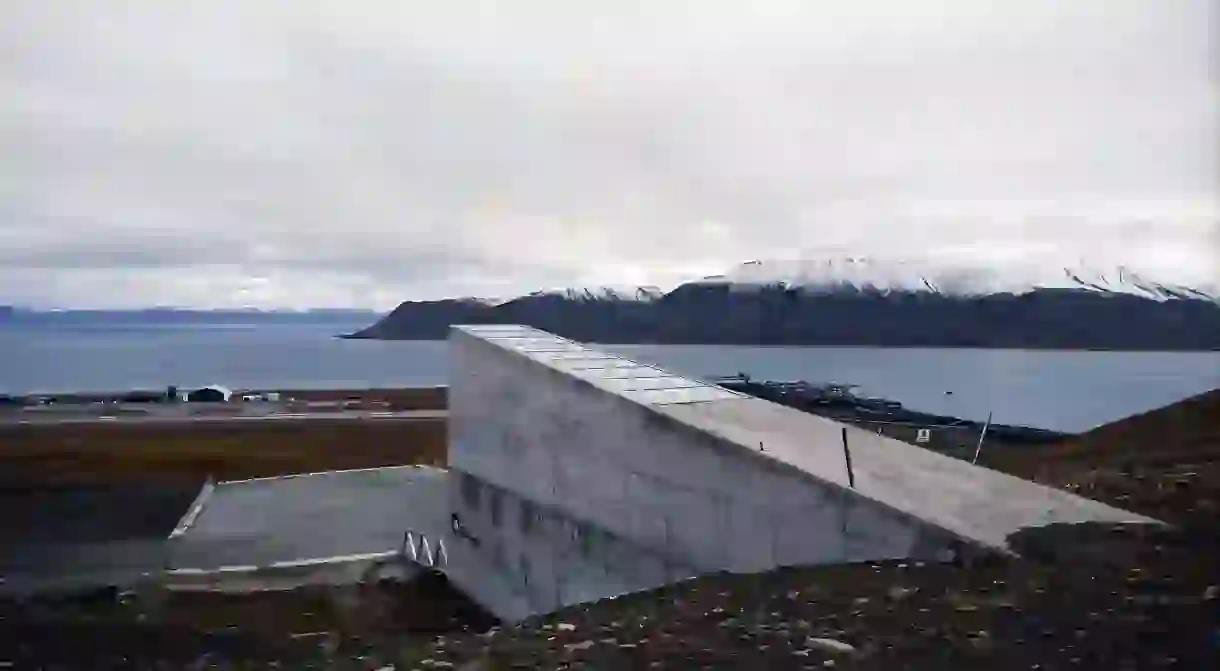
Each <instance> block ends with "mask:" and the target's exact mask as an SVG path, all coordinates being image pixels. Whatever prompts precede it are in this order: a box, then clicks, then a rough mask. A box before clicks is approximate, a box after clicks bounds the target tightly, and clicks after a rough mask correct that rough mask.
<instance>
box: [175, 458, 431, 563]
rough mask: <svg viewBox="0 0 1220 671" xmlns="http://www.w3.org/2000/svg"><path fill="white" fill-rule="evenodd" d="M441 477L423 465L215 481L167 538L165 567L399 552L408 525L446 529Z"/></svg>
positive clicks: (423, 529)
mask: <svg viewBox="0 0 1220 671" xmlns="http://www.w3.org/2000/svg"><path fill="white" fill-rule="evenodd" d="M446 483H447V473H446V472H445V471H444V470H442V469H437V468H431V467H427V466H401V467H391V468H374V469H360V470H351V471H329V472H324V473H314V474H307V475H292V476H284V477H276V478H261V479H255V480H244V481H234V482H220V483H217V484H216V486H215V488H214V489H213V490H212V492H211V494H210V495H209V496H208V497H207V500H206V501H204V502H202V504H201V505H200V506H199V507H198V512H197V513H195V516H194V519H190V520H184V522H183V524H182V525H180V527H179V529H178V530H177V531H176V535H175V538H173V539H172V541H170V552H169V556H170V559H169V568H171V569H173V570H176V571H179V572H181V571H183V570H198V571H214V570H218V569H221V568H228V569H230V570H231V571H234V572H236V571H235V570H234V568H235V567H237V568H241V567H268V566H270V565H272V564H291V563H293V562H309V561H311V560H326V559H329V560H330V561H331V562H334V563H338V562H340V561H343V560H344V558H351V559H352V560H356V559H360V558H367V557H366V556H368V555H378V554H385V553H393V552H397V551H399V549H400V548H401V546H402V541H403V534H404V532H406V531H407V530H415V531H416V532H417V533H424V534H426V535H428V536H430V537H432V538H440V537H441V536H443V534H444V533H445V532H446V530H447V527H448V519H449V512H448V507H447V493H446V492H447V489H446ZM353 556H354V557H353Z"/></svg>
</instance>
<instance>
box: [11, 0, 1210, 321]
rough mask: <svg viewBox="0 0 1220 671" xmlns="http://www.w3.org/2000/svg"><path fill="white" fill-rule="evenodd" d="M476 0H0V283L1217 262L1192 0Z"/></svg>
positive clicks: (411, 289) (1206, 14)
mask: <svg viewBox="0 0 1220 671" xmlns="http://www.w3.org/2000/svg"><path fill="white" fill-rule="evenodd" d="M492 7H493V6H492V4H491V3H475V2H452V3H444V4H443V8H442V7H438V6H437V5H436V3H422V2H418V3H414V2H388V1H386V2H377V1H375V0H364V1H363V2H356V3H311V2H293V3H277V2H271V1H270V0H250V1H247V2H242V3H238V2H233V3H226V2H188V1H186V0H183V1H182V2H175V3H157V2H135V1H130V2H126V1H121V0H114V1H112V2H107V3H103V4H98V3H86V2H57V3H47V2H38V1H36V0H13V1H10V2H6V3H4V4H3V6H0V90H3V91H6V93H5V94H4V95H5V98H4V104H3V105H0V245H2V247H0V303H2V302H18V303H35V304H45V305H65V304H70V305H119V304H125V305H127V304H129V305H135V304H144V303H160V304H188V305H238V304H259V305H311V304H312V305H352V304H362V305H374V304H375V305H377V306H378V307H387V306H389V305H392V304H394V303H395V302H397V301H398V300H401V299H407V298H437V297H442V296H447V295H453V294H465V293H473V294H491V295H506V294H512V293H516V292H521V291H528V290H532V289H536V288H540V287H550V286H560V285H568V284H577V285H580V284H603V283H604V284H641V283H653V284H661V285H665V284H670V283H673V282H676V281H679V280H681V279H683V278H687V277H690V276H697V275H700V274H706V273H711V272H716V271H718V270H721V269H722V267H723V266H726V265H728V264H732V263H735V262H737V261H740V260H743V259H746V258H766V257H785V258H791V257H793V256H797V255H812V254H818V253H824V252H825V251H826V250H845V251H847V252H850V253H861V254H875V255H882V256H900V257H902V256H912V255H917V256H945V257H955V256H971V257H974V258H982V259H995V260H997V261H999V260H1005V259H1013V258H1017V259H1024V260H1026V261H1028V262H1034V263H1051V262H1058V260H1059V259H1061V258H1077V257H1088V258H1091V259H1095V260H1096V261H1097V262H1098V263H1110V262H1116V261H1121V262H1126V263H1129V264H1131V265H1136V266H1148V267H1150V268H1152V269H1155V270H1157V271H1159V272H1162V273H1164V274H1167V275H1169V276H1170V277H1177V276H1189V277H1190V278H1203V279H1206V280H1209V281H1220V270H1218V269H1220V246H1218V243H1220V241H1218V240H1217V238H1216V235H1217V233H1216V230H1217V222H1220V203H1218V200H1220V199H1218V197H1217V193H1216V184H1217V183H1220V168H1218V167H1217V157H1216V151H1215V148H1216V147H1217V146H1220V134H1218V128H1217V121H1216V120H1217V118H1220V116H1218V115H1220V102H1218V94H1217V90H1218V84H1217V81H1216V79H1215V77H1214V74H1213V73H1212V72H1210V71H1209V70H1208V68H1209V64H1210V63H1213V62H1216V60H1217V58H1216V57H1217V54H1215V53H1214V51H1209V50H1212V49H1213V46H1212V45H1213V44H1214V41H1213V40H1210V39H1209V37H1211V36H1210V35H1209V34H1208V31H1209V28H1210V26H1211V22H1212V21H1213V20H1214V18H1215V17H1214V16H1211V15H1210V14H1214V12H1215V10H1214V7H1213V3H1211V2H1209V0H1162V1H1160V2H1146V1H1143V0H1078V1H1076V2H1072V3H1063V2H1052V1H1050V0H1029V1H1027V2H1021V3H979V2H973V1H970V0H961V1H956V2H955V1H949V0H941V1H933V0H918V1H917V0H891V1H889V2H881V1H876V2H864V3H840V2H811V1H810V0H773V1H770V2H757V3H745V4H743V3H740V2H729V1H727V0H701V1H700V2H698V3H695V2H683V1H679V0H668V1H665V2H653V3H641V2H634V3H633V2H617V3H563V2H557V1H550V2H543V1H542V0H533V1H527V0H522V2H518V3H513V4H512V5H511V7H512V11H511V12H509V11H508V10H507V9H503V10H496V9H493V8H492ZM597 7H602V8H603V9H602V10H600V11H598V10H597V9H596V8H597Z"/></svg>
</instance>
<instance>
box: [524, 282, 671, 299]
mask: <svg viewBox="0 0 1220 671" xmlns="http://www.w3.org/2000/svg"><path fill="white" fill-rule="evenodd" d="M529 295H530V296H559V297H562V298H566V299H568V300H576V301H606V300H609V301H643V302H650V301H654V300H657V299H659V298H661V297H662V296H664V295H665V292H664V291H663V290H661V289H660V288H659V287H652V286H648V287H631V286H601V287H579V288H572V287H567V288H562V289H548V290H544V291H535V292H533V293H531V294H529Z"/></svg>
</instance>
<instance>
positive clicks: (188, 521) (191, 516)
mask: <svg viewBox="0 0 1220 671" xmlns="http://www.w3.org/2000/svg"><path fill="white" fill-rule="evenodd" d="M215 490H216V481H215V480H213V479H212V478H211V477H210V476H209V477H208V479H207V482H205V483H203V488H202V489H200V490H199V494H198V495H197V496H196V497H195V500H194V501H192V502H191V506H190V507H189V508H187V509H186V514H185V515H183V516H182V519H180V520H178V524H177V525H176V526H174V530H173V531H171V532H169V538H170V540H173V539H175V538H177V537H179V536H181V535H182V534H184V533H186V532H187V530H188V529H190V528H191V525H193V524H194V523H195V520H196V519H198V518H199V514H200V513H202V512H203V507H204V506H205V505H207V502H208V499H210V498H212V492H213V491H215Z"/></svg>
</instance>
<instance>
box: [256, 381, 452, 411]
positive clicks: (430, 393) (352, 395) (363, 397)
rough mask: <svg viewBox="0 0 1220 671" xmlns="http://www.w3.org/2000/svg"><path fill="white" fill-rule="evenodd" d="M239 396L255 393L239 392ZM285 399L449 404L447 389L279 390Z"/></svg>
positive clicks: (406, 406) (428, 406)
mask: <svg viewBox="0 0 1220 671" xmlns="http://www.w3.org/2000/svg"><path fill="white" fill-rule="evenodd" d="M237 393H238V394H245V393H254V392H245V391H243V392H237ZM279 393H280V395H281V396H282V397H284V398H295V399H297V400H301V401H317V402H323V401H349V400H351V401H360V402H361V403H366V404H376V403H385V404H387V405H388V406H389V407H390V409H391V410H444V409H445V408H446V407H448V404H449V388H448V387H418V388H410V389H280V390H279Z"/></svg>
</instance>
